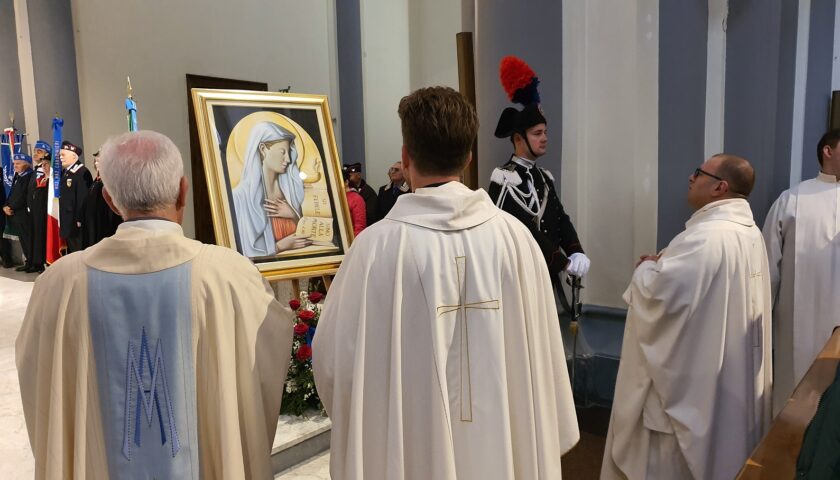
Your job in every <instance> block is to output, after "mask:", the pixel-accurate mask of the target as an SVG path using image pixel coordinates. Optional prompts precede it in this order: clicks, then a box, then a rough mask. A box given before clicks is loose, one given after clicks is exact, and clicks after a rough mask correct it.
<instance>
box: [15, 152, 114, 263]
mask: <svg viewBox="0 0 840 480" xmlns="http://www.w3.org/2000/svg"><path fill="white" fill-rule="evenodd" d="M57 154H58V156H59V160H60V162H61V178H60V181H59V195H58V230H59V231H58V234H59V235H58V238H59V239H60V240H59V241H58V246H59V249H60V253H62V254H66V253H73V252H75V251H79V250H82V249H84V248H86V247H89V246H91V245H94V244H96V243H98V242H99V241H100V240H102V239H103V238H105V237H108V236H111V235H113V233H114V232H115V231H116V229H117V226H118V225H119V224H120V223H121V222H122V218H121V217H120V216H119V215H117V214H116V213H114V212H113V211H112V210H111V208H110V207H108V205H107V204H106V203H105V201H104V199H103V197H102V181H101V180H100V179H99V174H98V171H99V169H98V165H97V157H98V156H99V152H96V153H94V154H93V158H94V166H95V169H96V171H97V175H96V178H94V177H93V175H92V174H91V172H90V170H89V169H88V168H87V167H85V165H84V163H83V161H82V154H83V151H82V148H81V147H79V146H77V145H75V144H73V143H72V142H70V141H64V142H63V143H62V145H61V149H60V151H59V152H57ZM52 158H53V151H52V147H50V145H49V143H47V142H45V141H43V140H38V141H37V142H35V145H34V148H33V149H32V155H31V156H30V155H28V154H26V153H16V154H15V155H14V157H13V160H14V178H13V180H12V187H11V189H10V190H9V193H8V195H6V192H5V190H4V189H2V188H0V203H1V204H2V206H3V207H2V210H3V214H2V215H0V217H2V218H0V231H2V232H3V238H2V240H0V262H2V266H3V268H15V270H16V271H19V272H27V273H41V272H43V271H44V268H45V266H46V265H47V263H48V260H47V248H48V242H47V236H48V227H47V225H48V223H49V210H50V208H49V204H48V203H49V188H50V185H51V182H50V179H51V176H50V170H51V168H52ZM15 238H16V239H17V240H18V241H19V242H20V249H21V251H22V253H23V264H20V265H17V264H16V263H15V261H14V256H13V254H12V240H13V239H15Z"/></svg>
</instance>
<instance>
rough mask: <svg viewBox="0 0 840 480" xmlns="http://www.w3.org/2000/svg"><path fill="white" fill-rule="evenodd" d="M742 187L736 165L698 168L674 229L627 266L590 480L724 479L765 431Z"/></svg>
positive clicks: (764, 266)
mask: <svg viewBox="0 0 840 480" xmlns="http://www.w3.org/2000/svg"><path fill="white" fill-rule="evenodd" d="M754 182H755V173H754V171H753V168H752V166H750V164H749V162H747V161H746V160H745V159H743V158H740V157H737V156H734V155H726V154H721V155H715V156H713V157H711V158H710V159H708V160H707V161H706V162H705V163H704V164H703V165H701V166H700V167H699V168H697V169H696V170H695V171H694V173H692V174H691V175H690V176H689V179H688V203H689V204H690V205H691V206H692V207H693V208H694V209H695V210H696V211H695V213H694V214H693V215H692V216H691V218H689V220H688V222H686V228H685V230H684V231H683V232H682V233H680V234H679V235H677V236H676V237H675V238H674V239H673V240H672V241H671V243H670V244H668V246H667V247H666V248H665V249H664V250H663V251H662V252H660V253H659V254H658V255H644V256H642V258H641V260H640V261H639V264H638V265H637V266H636V270H635V272H634V273H633V278H632V280H631V282H630V286H629V287H628V288H627V291H625V292H624V300H625V301H626V302H627V304H628V312H627V323H626V326H625V331H624V343H623V345H622V350H621V364H620V366H619V369H618V379H617V381H616V388H615V398H617V399H621V402H620V403H618V402H617V403H616V404H615V406H614V408H613V412H612V418H611V419H610V428H609V433H608V434H607V447H606V450H605V452H604V462H603V466H602V469H601V478H602V479H614V478H616V479H618V478H622V479H623V478H646V479H674V478H681V479H682V478H685V479H691V478H694V479H705V478H734V477H735V475H736V474H737V473H738V471H739V469H740V468H741V465H743V463H744V461H745V460H746V459H747V457H748V456H749V454H750V452H751V451H752V450H753V448H754V447H755V445H756V444H757V443H758V441H759V439H761V437H762V436H763V435H764V433H765V432H766V431H767V428H768V427H769V424H770V419H771V407H772V405H771V385H772V382H771V379H772V367H771V334H770V332H771V322H770V312H771V301H770V300H771V297H770V275H769V266H768V262H767V251H766V249H765V246H764V239H763V237H762V235H761V231H760V230H759V229H758V227H757V226H756V225H755V221H754V220H753V215H752V211H751V210H750V205H749V203H747V200H746V199H747V197H748V196H749V194H750V192H751V191H752V187H753V184H754Z"/></svg>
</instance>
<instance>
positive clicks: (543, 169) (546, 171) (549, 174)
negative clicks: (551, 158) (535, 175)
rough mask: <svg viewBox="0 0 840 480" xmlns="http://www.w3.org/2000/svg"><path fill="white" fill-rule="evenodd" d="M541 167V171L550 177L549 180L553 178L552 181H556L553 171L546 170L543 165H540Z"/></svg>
mask: <svg viewBox="0 0 840 480" xmlns="http://www.w3.org/2000/svg"><path fill="white" fill-rule="evenodd" d="M539 169H540V171H541V172H542V174H543V175H545V176H546V177H548V179H549V180H551V181H552V182H553V181H554V175H552V174H551V172H549V171H548V170H546V169H545V168H542V167H539Z"/></svg>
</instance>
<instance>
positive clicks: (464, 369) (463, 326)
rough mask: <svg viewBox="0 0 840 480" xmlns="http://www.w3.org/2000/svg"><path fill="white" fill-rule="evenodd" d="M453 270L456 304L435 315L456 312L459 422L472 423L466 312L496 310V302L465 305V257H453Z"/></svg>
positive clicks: (441, 308) (443, 308) (488, 301)
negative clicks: (455, 283)
mask: <svg viewBox="0 0 840 480" xmlns="http://www.w3.org/2000/svg"><path fill="white" fill-rule="evenodd" d="M455 268H456V269H457V271H458V304H457V305H442V306H440V307H437V315H438V317H440V316H441V315H445V314H447V313H452V312H457V313H456V314H455V321H456V326H455V327H456V328H457V329H458V330H460V337H461V338H460V343H461V350H460V353H459V356H460V364H461V396H460V403H461V421H462V422H472V383H471V378H472V377H471V376H470V336H469V322H468V321H467V310H469V309H472V310H498V309H499V301H498V300H485V301H480V302H472V303H466V297H467V257H455Z"/></svg>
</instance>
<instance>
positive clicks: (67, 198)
mask: <svg viewBox="0 0 840 480" xmlns="http://www.w3.org/2000/svg"><path fill="white" fill-rule="evenodd" d="M60 155H61V168H62V173H61V192H60V195H61V196H60V197H59V199H58V222H59V224H60V227H61V228H60V230H59V234H60V235H61V238H63V239H64V241H65V242H67V253H73V252H77V251H79V250H81V249H82V214H83V212H84V204H85V198H87V194H88V191H89V190H90V186H91V184H92V183H93V176H92V175H91V174H90V171H89V170H88V169H87V167H85V166H84V165H83V164H82V161H81V156H82V149H81V147H77V146H76V145H74V144H72V143H70V142H68V141H66V140H65V141H64V143H62V144H61V152H60Z"/></svg>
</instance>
